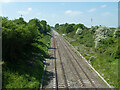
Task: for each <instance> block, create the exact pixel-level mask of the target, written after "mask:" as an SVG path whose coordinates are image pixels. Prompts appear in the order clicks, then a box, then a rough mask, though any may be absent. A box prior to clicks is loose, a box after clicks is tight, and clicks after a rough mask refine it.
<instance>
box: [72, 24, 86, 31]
mask: <svg viewBox="0 0 120 90" xmlns="http://www.w3.org/2000/svg"><path fill="white" fill-rule="evenodd" d="M78 28H81V29H82V30H84V29H85V28H86V27H85V26H84V25H83V24H77V25H75V26H74V30H77V29H78Z"/></svg>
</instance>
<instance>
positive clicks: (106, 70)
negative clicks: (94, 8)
mask: <svg viewBox="0 0 120 90" xmlns="http://www.w3.org/2000/svg"><path fill="white" fill-rule="evenodd" d="M73 33H74V32H71V34H70V33H69V34H67V35H66V36H65V37H64V38H65V39H66V40H68V41H69V43H70V44H72V45H73V46H77V47H79V48H78V49H77V50H78V51H79V52H80V53H81V54H82V55H83V56H84V57H85V58H86V59H87V60H89V59H90V57H91V56H93V57H94V58H92V59H91V64H92V66H93V67H94V68H95V69H96V70H97V71H98V72H99V73H100V74H101V75H102V76H103V77H104V78H105V80H106V81H107V82H108V83H109V84H110V85H111V86H114V87H116V88H118V87H119V86H118V59H115V58H114V52H115V51H116V49H117V48H116V47H117V45H116V44H117V39H113V38H112V39H113V40H114V43H113V44H107V45H105V44H103V46H101V47H100V48H98V49H97V50H95V48H94V38H93V34H91V33H89V32H88V31H86V32H84V33H83V35H82V36H78V35H74V34H73ZM81 37H82V38H81ZM110 39H111V38H110ZM112 54H113V55H112Z"/></svg>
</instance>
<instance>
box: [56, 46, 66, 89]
mask: <svg viewBox="0 0 120 90" xmlns="http://www.w3.org/2000/svg"><path fill="white" fill-rule="evenodd" d="M57 50H58V55H59V58H60V64H61V68H62V74H63V78H64V83H65V87H64V88H66V89H67V90H68V83H67V78H66V73H65V69H64V66H63V62H62V59H61V54H60V51H59V47H58V45H57Z"/></svg>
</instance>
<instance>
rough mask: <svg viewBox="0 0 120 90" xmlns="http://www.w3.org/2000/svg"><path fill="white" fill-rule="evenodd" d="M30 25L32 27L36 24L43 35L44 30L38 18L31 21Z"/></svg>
mask: <svg viewBox="0 0 120 90" xmlns="http://www.w3.org/2000/svg"><path fill="white" fill-rule="evenodd" d="M29 24H31V25H33V24H35V25H36V26H37V27H38V30H39V31H40V33H43V28H42V26H41V24H40V20H39V19H37V18H35V19H31V20H30V21H29Z"/></svg>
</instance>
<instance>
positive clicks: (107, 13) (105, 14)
mask: <svg viewBox="0 0 120 90" xmlns="http://www.w3.org/2000/svg"><path fill="white" fill-rule="evenodd" d="M109 15H111V13H110V12H104V13H102V16H109Z"/></svg>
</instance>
